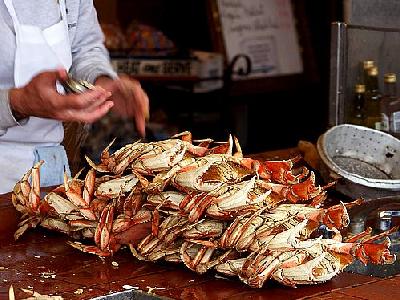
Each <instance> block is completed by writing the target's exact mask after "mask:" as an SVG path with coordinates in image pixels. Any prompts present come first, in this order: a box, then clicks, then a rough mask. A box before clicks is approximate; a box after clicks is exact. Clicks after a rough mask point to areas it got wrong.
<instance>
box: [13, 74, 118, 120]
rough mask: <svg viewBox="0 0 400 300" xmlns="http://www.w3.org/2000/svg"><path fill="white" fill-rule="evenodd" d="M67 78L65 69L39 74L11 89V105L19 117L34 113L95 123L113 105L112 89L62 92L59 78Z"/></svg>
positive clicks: (35, 115)
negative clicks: (22, 84) (58, 87)
mask: <svg viewBox="0 0 400 300" xmlns="http://www.w3.org/2000/svg"><path fill="white" fill-rule="evenodd" d="M66 78H67V73H66V71H65V70H55V71H46V72H42V73H40V74H38V75H36V76H35V77H34V78H32V80H31V81H30V82H29V83H28V84H27V85H25V86H24V87H21V88H15V89H11V90H10V92H9V99H10V106H11V109H12V110H13V111H14V112H16V113H17V114H18V116H20V118H24V117H29V116H34V117H41V118H50V119H56V120H59V121H77V122H84V123H93V122H95V121H96V120H98V119H100V118H101V117H103V116H104V115H105V114H106V113H107V112H108V111H109V110H110V108H111V107H112V106H113V102H112V101H110V100H108V99H109V97H110V96H111V93H110V92H108V91H106V90H105V89H103V88H101V87H95V88H94V89H93V90H91V91H88V92H85V93H82V94H68V95H61V94H59V93H58V92H57V89H56V82H57V80H65V79H66Z"/></svg>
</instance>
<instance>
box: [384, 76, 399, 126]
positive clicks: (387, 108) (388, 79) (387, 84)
mask: <svg viewBox="0 0 400 300" xmlns="http://www.w3.org/2000/svg"><path fill="white" fill-rule="evenodd" d="M383 84H384V85H383V95H382V98H381V103H380V106H381V121H382V130H383V131H385V132H390V131H393V129H391V127H393V126H390V118H389V116H390V114H391V113H392V111H391V110H392V103H393V102H394V101H396V96H397V87H396V74H395V73H386V74H385V76H384V80H383Z"/></svg>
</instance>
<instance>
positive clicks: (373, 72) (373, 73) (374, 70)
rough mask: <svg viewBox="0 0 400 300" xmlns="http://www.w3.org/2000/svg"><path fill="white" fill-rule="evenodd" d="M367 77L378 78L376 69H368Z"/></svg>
mask: <svg viewBox="0 0 400 300" xmlns="http://www.w3.org/2000/svg"><path fill="white" fill-rule="evenodd" d="M368 75H369V76H378V68H377V67H371V68H370V69H368Z"/></svg>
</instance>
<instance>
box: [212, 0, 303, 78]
mask: <svg viewBox="0 0 400 300" xmlns="http://www.w3.org/2000/svg"><path fill="white" fill-rule="evenodd" d="M213 2H214V1H213ZM213 5H214V10H213V18H214V21H218V22H216V24H218V25H217V29H216V31H217V32H218V33H219V34H220V35H221V39H222V42H221V43H222V44H223V45H221V46H222V48H223V49H224V51H225V55H226V60H227V62H228V63H229V62H230V61H232V60H233V59H234V57H235V56H237V55H240V54H241V55H246V56H248V57H249V58H250V61H251V66H252V68H251V73H250V74H249V75H247V76H245V77H243V76H234V77H233V79H249V78H262V77H274V76H284V75H292V74H299V73H302V72H303V62H302V55H301V52H300V46H299V42H298V36H297V32H296V27H295V18H294V13H293V7H292V4H291V1H290V0H215V3H213ZM238 67H240V66H238Z"/></svg>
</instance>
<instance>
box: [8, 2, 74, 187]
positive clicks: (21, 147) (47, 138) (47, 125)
mask: <svg viewBox="0 0 400 300" xmlns="http://www.w3.org/2000/svg"><path fill="white" fill-rule="evenodd" d="M4 3H5V5H6V7H7V9H8V12H9V14H10V16H11V18H12V21H13V24H14V30H15V34H16V53H15V66H14V82H15V87H17V88H18V87H22V86H24V85H26V84H27V83H28V82H29V81H30V80H31V79H32V78H33V77H34V76H35V75H37V74H38V73H41V72H43V71H46V70H54V69H57V68H60V67H63V68H65V69H66V70H69V68H70V67H71V64H72V56H71V44H70V41H69V36H68V25H67V16H66V6H65V0H59V7H60V12H61V13H60V15H61V20H60V22H58V23H57V24H55V25H52V26H50V27H48V28H46V29H44V30H42V29H40V28H39V27H36V26H30V25H24V24H21V23H20V22H19V20H18V18H17V14H16V12H15V9H14V6H13V4H12V0H4ZM0 85H1V83H0ZM0 87H1V88H10V87H2V86H0ZM63 138H64V130H63V126H62V122H60V121H56V120H51V119H44V118H36V117H30V118H29V119H28V122H27V123H26V124H24V125H21V126H15V127H11V128H9V129H8V130H7V132H6V133H5V134H4V135H2V136H0V153H1V154H0V194H3V193H7V192H10V191H11V190H12V189H13V187H14V185H15V183H16V182H17V181H18V180H20V179H21V177H22V176H23V174H25V173H26V172H27V171H28V170H29V169H30V168H31V167H32V165H33V163H34V162H35V161H37V160H39V159H44V160H45V164H44V165H43V167H42V169H41V185H42V186H50V185H56V184H60V183H61V182H62V176H63V171H64V168H67V170H68V171H69V169H68V160H67V158H66V154H65V150H64V147H62V146H60V143H61V142H62V140H63Z"/></svg>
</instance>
